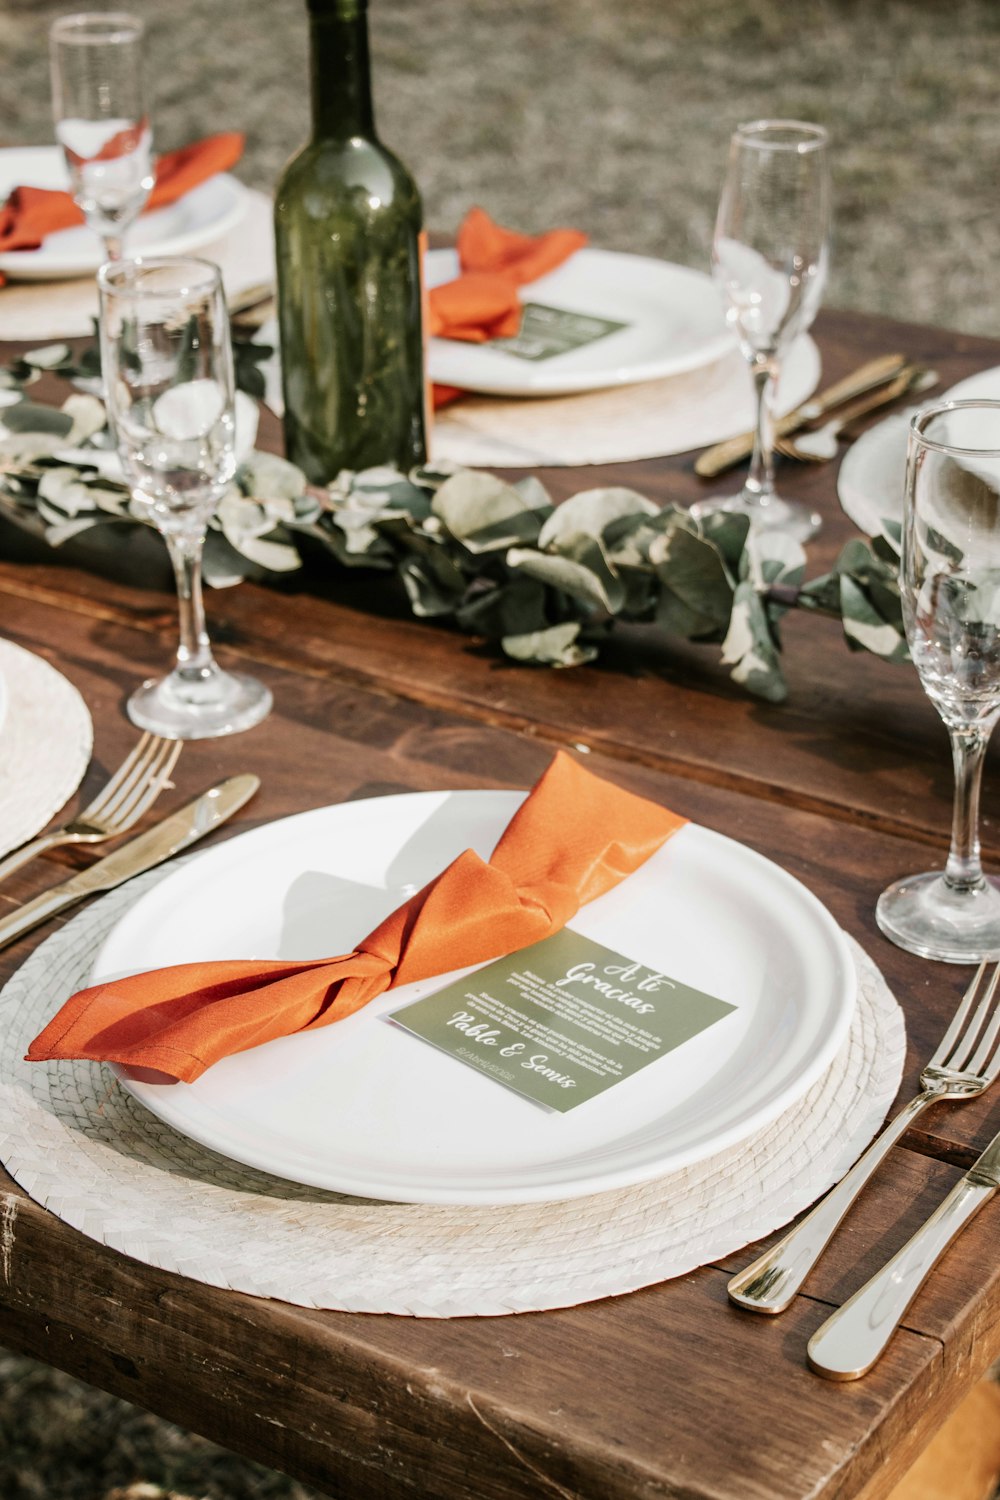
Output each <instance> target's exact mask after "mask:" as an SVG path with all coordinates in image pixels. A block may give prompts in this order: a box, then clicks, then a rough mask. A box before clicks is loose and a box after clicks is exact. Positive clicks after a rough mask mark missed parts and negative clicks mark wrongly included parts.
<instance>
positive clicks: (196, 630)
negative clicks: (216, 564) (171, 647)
mask: <svg viewBox="0 0 1000 1500" xmlns="http://www.w3.org/2000/svg"><path fill="white" fill-rule="evenodd" d="M165 540H166V543H167V551H168V552H169V553H170V561H171V562H172V563H173V567H174V576H175V578H176V579H177V602H178V611H179V616H180V645H179V646H178V648H177V669H176V670H177V672H178V674H179V675H180V676H181V677H182V678H184V680H185V681H186V682H192V681H204V679H205V678H207V677H210V676H212V675H213V674H214V673H215V672H216V671H217V670H218V669H217V667H216V665H215V661H214V659H213V657H212V647H211V645H210V644H209V639H208V631H207V630H206V628H205V606H204V603H203V601H202V597H201V554H202V548H203V547H204V545H205V533H204V531H198V532H195V533H193V534H191V535H182V534H179V533H175V532H170V533H168V534H167V536H166V538H165Z"/></svg>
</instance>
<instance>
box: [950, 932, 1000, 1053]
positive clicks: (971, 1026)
mask: <svg viewBox="0 0 1000 1500" xmlns="http://www.w3.org/2000/svg"><path fill="white" fill-rule="evenodd" d="M982 969H983V975H984V977H985V974H986V960H985V959H984V960H983V964H982ZM976 978H977V979H978V978H979V973H978V971H977V974H976ZM993 990H994V986H993V985H992V984H990V985H987V986H986V989H985V993H984V990H983V985H982V983H980V985H979V993H978V994H977V996H976V1002H977V1003H976V1011H975V1015H974V1016H973V1017H972V1020H971V1021H969V1022H968V1024H967V1025H966V1027H965V1030H964V1031H963V1032H962V1035H961V1036H960V1037H959V1039H958V1041H957V1042H956V1043H955V1045H954V1047H953V1048H952V1049H951V1056H950V1057H949V1058H948V1059H947V1063H946V1066H947V1067H949V1068H955V1069H957V1070H958V1071H959V1072H971V1071H972V1069H971V1065H970V1063H969V1058H970V1057H971V1055H972V1052H973V1050H974V1048H975V1046H976V1044H977V1042H978V1041H979V1033H980V1031H981V1029H982V1027H983V1024H984V1022H985V1021H986V1018H987V1016H988V1014H989V1008H990V1001H991V1000H992V997H993Z"/></svg>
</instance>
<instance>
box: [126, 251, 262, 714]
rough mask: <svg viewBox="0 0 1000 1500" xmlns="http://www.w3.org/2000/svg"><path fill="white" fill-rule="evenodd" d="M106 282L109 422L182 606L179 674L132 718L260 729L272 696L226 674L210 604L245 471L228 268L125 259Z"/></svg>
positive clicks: (136, 699) (143, 693)
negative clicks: (221, 522) (208, 624)
mask: <svg viewBox="0 0 1000 1500" xmlns="http://www.w3.org/2000/svg"><path fill="white" fill-rule="evenodd" d="M97 284H98V288H99V290H100V297H101V368H102V373H103V377H104V388H105V391H106V393H107V394H106V400H107V406H108V416H109V419H110V422H111V425H112V428H113V431H114V435H115V440H116V443H117V446H118V453H119V456H120V458H121V461H122V466H123V468H124V470H125V479H126V482H127V483H128V485H129V487H130V489H131V491H132V496H133V504H134V507H135V509H136V510H137V511H138V512H139V513H140V514H142V515H144V516H145V517H146V519H148V520H150V521H151V522H152V523H153V525H154V526H155V527H156V528H157V529H158V530H159V531H160V532H161V533H162V535H163V537H164V540H165V541H166V544H167V550H168V551H169V553H170V560H171V562H172V564H173V568H174V574H175V577H176V579H177V593H178V599H179V603H180V646H179V649H178V652H177V659H176V664H175V666H174V670H173V671H172V672H171V673H170V674H169V676H167V677H165V678H163V679H162V680H160V681H156V680H153V681H150V682H146V683H144V684H143V686H142V687H141V688H139V689H138V690H137V691H136V692H135V693H133V694H132V696H131V698H130V699H129V701H128V715H129V718H130V719H131V720H132V722H133V723H134V724H138V725H139V726H140V727H141V728H143V729H149V730H152V731H153V733H154V734H160V735H163V736H165V737H166V738H168V739H182V740H199V739H210V738H214V737H215V736H217V735H222V734H232V733H234V732H235V731H237V730H240V729H249V728H250V727H251V726H252V725H254V724H256V723H258V722H259V721H260V720H261V719H263V718H264V717H265V715H266V714H267V713H268V711H269V710H270V707H271V694H270V692H269V691H268V689H267V688H266V687H264V686H263V684H262V683H260V682H258V681H257V680H256V679H255V678H253V677H246V676H243V675H242V674H238V673H230V672H224V671H223V670H222V669H221V668H220V667H219V666H218V665H217V663H216V662H215V660H214V658H213V656H212V650H211V646H210V645H209V640H208V635H207V632H206V629H205V612H204V607H203V604H202V595H201V557H202V549H203V546H204V542H205V527H206V525H207V523H208V519H209V517H210V516H211V514H212V512H213V511H214V509H215V506H216V505H217V504H218V501H219V499H220V498H221V496H222V495H223V493H224V492H225V490H226V487H227V485H228V484H229V481H230V480H231V479H232V477H233V474H234V473H235V470H236V453H235V446H234V434H235V416H234V410H235V397H234V383H233V356H232V346H231V344H230V340H229V319H228V314H227V312H226V302H225V297H224V295H223V291H222V280H221V277H220V275H219V269H218V267H217V266H214V265H211V264H209V262H207V261H202V260H194V259H186V258H179V259H166V258H161V259H150V260H141V259H140V260H132V261H128V260H123V261H114V262H109V263H108V264H107V265H105V266H102V267H101V270H100V272H99V273H98V277H97Z"/></svg>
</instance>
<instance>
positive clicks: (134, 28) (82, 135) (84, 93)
mask: <svg viewBox="0 0 1000 1500" xmlns="http://www.w3.org/2000/svg"><path fill="white" fill-rule="evenodd" d="M142 34H143V23H142V22H141V21H140V20H137V18H136V17H135V16H130V15H126V14H125V13H124V12H122V11H93V12H89V11H87V12H82V13H81V14H79V15H72V16H60V17H59V19H58V20H56V21H54V22H53V23H52V27H51V29H50V31H49V57H50V61H51V65H52V110H53V115H54V117H55V127H56V139H57V140H58V141H59V144H60V145H61V146H62V148H63V154H64V156H65V158H66V166H67V168H68V170H69V176H70V184H71V187H72V191H73V198H74V200H75V202H76V203H77V205H78V206H79V207H80V208H81V209H82V210H83V216H84V218H85V219H86V221H87V224H88V225H89V227H90V228H91V229H93V230H94V231H95V232H96V233H97V234H98V235H100V237H101V240H102V242H103V245H104V259H105V260H119V259H120V258H121V255H122V243H123V240H124V236H125V232H126V230H127V229H128V228H129V226H130V225H131V224H132V223H133V222H134V221H135V219H136V218H137V217H138V215H139V214H140V213H141V212H142V209H143V208H144V207H145V204H146V200H147V198H148V197H149V194H150V192H151V190H152V187H153V181H154V171H153V157H152V149H153V137H152V132H151V130H150V126H149V118H148V116H147V114H146V107H145V104H144V101H143V86H142Z"/></svg>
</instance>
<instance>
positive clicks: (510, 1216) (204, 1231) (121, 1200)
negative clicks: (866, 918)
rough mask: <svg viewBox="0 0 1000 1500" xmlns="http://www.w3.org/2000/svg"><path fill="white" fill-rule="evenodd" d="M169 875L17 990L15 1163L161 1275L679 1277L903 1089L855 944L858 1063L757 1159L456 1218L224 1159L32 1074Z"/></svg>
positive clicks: (6, 1091)
mask: <svg viewBox="0 0 1000 1500" xmlns="http://www.w3.org/2000/svg"><path fill="white" fill-rule="evenodd" d="M162 878H163V872H162V871H155V872H152V873H151V874H149V875H147V876H145V877H143V878H142V879H141V880H136V881H133V882H131V884H130V885H129V886H128V887H126V888H124V889H122V890H121V891H116V892H114V893H112V894H111V895H109V896H106V897H105V898H104V899H103V900H101V901H100V902H98V903H97V904H95V905H94V906H92V907H90V908H88V909H87V911H85V912H84V913H83V914H82V915H81V916H79V917H77V918H76V919H75V921H73V922H71V923H69V924H68V925H67V926H66V927H65V928H63V929H62V930H61V931H59V932H58V933H56V934H54V935H53V936H52V937H51V938H49V939H48V941H47V942H45V943H43V944H42V945H41V947H39V948H38V949H37V950H36V951H35V953H34V954H33V955H32V956H31V957H30V958H29V959H28V961H27V962H26V963H25V964H24V966H23V967H22V968H21V969H20V970H19V971H18V972H17V973H16V974H15V975H14V976H13V978H12V979H11V980H10V981H9V982H8V984H7V986H6V987H5V989H4V991H3V993H2V995H0V1038H2V1040H0V1159H2V1161H3V1163H4V1165H5V1166H6V1168H7V1170H8V1171H9V1172H10V1174H11V1176H12V1177H14V1179H15V1180H16V1181H17V1182H18V1183H20V1185H21V1186H22V1187H23V1188H24V1189H25V1191H26V1192H27V1193H29V1194H30V1196H31V1197H32V1198H34V1199H35V1200H36V1201H37V1202H38V1203H41V1204H42V1205H44V1206H45V1207H46V1208H48V1209H49V1210H50V1211H51V1212H52V1213H55V1214H57V1215H58V1217H59V1218H60V1219H62V1220H64V1221H65V1222H66V1223H68V1224H71V1225H73V1226H74V1227H75V1228H76V1229H79V1230H80V1232H81V1233H83V1234H86V1235H88V1236H90V1238H92V1239H94V1240H97V1241H99V1242H101V1243H104V1244H107V1245H110V1246H112V1247H113V1248H114V1249H117V1250H119V1251H121V1252H122V1253H124V1254H126V1255H130V1256H132V1257H133V1258H135V1259H136V1260H139V1261H143V1262H145V1263H146V1264H147V1265H150V1266H155V1267H157V1268H160V1269H163V1270H167V1271H174V1272H178V1273H179V1274H181V1275H184V1276H189V1277H192V1278H194V1279H195V1280H198V1281H202V1282H206V1283H208V1284H209V1285H212V1286H220V1287H226V1288H232V1289H235V1290H239V1291H243V1292H249V1293H252V1294H254V1295H256V1296H260V1297H273V1298H277V1299H280V1300H282V1301H285V1302H291V1303H297V1304H299V1305H300V1306H304V1307H325V1308H336V1309H341V1310H344V1311H352V1312H383V1313H397V1314H408V1315H411V1316H414V1317H435V1318H448V1317H470V1316H482V1317H494V1316H500V1315H503V1314H507V1313H517V1312H529V1311H538V1310H542V1309H545V1308H553V1307H567V1306H572V1305H574V1304H576V1303H580V1302H587V1301H591V1300H594V1299H596V1298H600V1297H608V1296H615V1295H619V1294H621V1293H625V1292H629V1291H633V1290H635V1289H637V1288H639V1287H643V1286H649V1285H652V1284H653V1283H655V1282H658V1281H663V1280H665V1279H666V1278H668V1277H672V1276H678V1275H681V1274H683V1273H684V1272H686V1271H689V1270H692V1269H693V1268H694V1267H696V1266H699V1265H704V1264H706V1263H708V1262H709V1261H712V1260H716V1259H718V1258H720V1257H721V1256H724V1255H726V1254H728V1253H730V1252H731V1251H733V1250H736V1249H738V1248H739V1247H740V1246H742V1245H744V1244H746V1243H748V1242H749V1241H751V1240H754V1239H757V1238H759V1237H760V1236H761V1235H763V1234H766V1233H767V1232H769V1231H770V1230H772V1229H775V1228H777V1227H778V1226H779V1225H781V1224H784V1223H786V1222H787V1221H788V1220H789V1219H791V1218H792V1217H793V1216H794V1215H795V1214H796V1213H798V1212H800V1211H801V1210H802V1209H803V1208H805V1207H806V1206H807V1205H808V1204H809V1203H811V1202H812V1201H813V1200H814V1199H815V1198H817V1197H818V1196H819V1194H820V1193H822V1192H823V1191H824V1190H825V1189H826V1188H827V1187H829V1186H830V1185H831V1184H832V1183H833V1182H835V1181H836V1180H837V1179H838V1178H839V1177H840V1176H842V1175H843V1173H844V1171H845V1170H846V1169H847V1167H848V1166H849V1165H850V1163H851V1162H852V1161H853V1160H854V1159H855V1158H856V1157H857V1156H858V1155H859V1154H860V1152H861V1151H862V1149H863V1148H864V1147H865V1145H867V1143H868V1141H869V1140H870V1139H871V1137H872V1136H873V1135H874V1133H875V1131H876V1130H877V1129H878V1126H879V1125H880V1124H881V1122H882V1120H883V1118H884V1116H885V1113H886V1111H887V1109H888V1107H889V1105H890V1104H891V1102H892V1100H893V1098H894V1096H895V1093H896V1090H897V1088H898V1085H899V1078H900V1074H901V1071H902V1064H903V1055H904V1051H905V1037H904V1028H903V1019H902V1013H901V1011H900V1010H899V1007H898V1006H897V1004H896V1002H895V1000H894V999H893V997H892V995H891V994H890V992H889V990H888V988H887V986H886V984H885V982H884V980H883V979H882V977H881V975H880V974H879V973H878V970H877V969H876V968H875V966H874V965H873V964H872V962H871V960H870V959H868V958H867V956H866V955H865V954H864V953H863V951H862V950H861V949H860V948H858V947H857V946H856V945H855V947H854V952H855V958H856V962H857V965H858V973H859V980H860V983H859V993H858V1004H857V1007H856V1010H855V1014H854V1019H853V1022H852V1026H851V1030H850V1034H849V1037H848V1040H847V1042H846V1043H845V1045H844V1047H843V1049H842V1050H841V1052H840V1053H839V1054H838V1056H837V1058H836V1059H835V1060H834V1062H833V1064H832V1065H831V1067H830V1068H829V1070H828V1071H827V1073H826V1074H825V1075H824V1077H823V1078H821V1079H820V1080H819V1081H818V1082H817V1083H816V1084H815V1085H814V1086H813V1088H812V1089H811V1090H810V1091H809V1092H808V1094H806V1095H805V1097H804V1098H803V1099H802V1100H801V1101H800V1102H799V1103H798V1104H797V1105H795V1106H794V1107H793V1108H791V1109H789V1110H788V1111H787V1112H786V1113H785V1114H783V1115H782V1116H780V1117H779V1119H778V1120H776V1121H775V1122H774V1123H773V1124H772V1125H770V1126H769V1127H767V1128H766V1129H764V1130H762V1131H760V1132H758V1133H757V1134H755V1135H753V1136H751V1137H750V1138H749V1139H748V1140H746V1141H744V1142H743V1143H741V1144H740V1145H739V1146H737V1147H735V1148H732V1149H730V1150H728V1151H726V1152H723V1153H720V1154H719V1155H717V1156H714V1157H712V1158H710V1159H708V1160H706V1161H703V1162H701V1163H700V1164H698V1165H697V1166H693V1167H689V1168H686V1169H685V1170H683V1171H679V1172H674V1173H671V1174H670V1175H669V1176H666V1177H663V1178H659V1179H657V1180H656V1181H653V1182H649V1183H645V1184H642V1185H640V1186H637V1187H629V1188H624V1189H621V1190H617V1191H614V1192H609V1193H601V1194H596V1195H594V1196H593V1197H589V1198H578V1199H574V1200H573V1201H572V1202H568V1203H543V1204H519V1205H516V1206H513V1207H500V1208H456V1207H438V1206H424V1205H411V1204H394V1203H383V1202H375V1201H372V1200H369V1199H362V1198H349V1197H344V1196H340V1195H337V1194H334V1193H324V1192H320V1191H317V1190H316V1189H313V1188H307V1187H303V1186H300V1185H298V1184H296V1183H292V1182H286V1181H282V1180H279V1179H277V1178H274V1177H269V1176H267V1175H266V1174H264V1173H261V1172H257V1171H254V1170H253V1169H251V1168H248V1167H243V1166H240V1165H238V1164H237V1163H235V1162H231V1161H228V1160H226V1159H225V1158H223V1157H220V1156H218V1155H216V1154H214V1153H213V1152H210V1151H208V1150H206V1149H205V1148H204V1147H201V1146H199V1145H197V1144H196V1143H195V1142H193V1141H191V1140H188V1139H187V1138H186V1137H184V1136H181V1135H179V1134H177V1133H176V1132H174V1131H172V1130H171V1129H170V1128H169V1127H168V1126H166V1125H164V1124H162V1123H161V1122H160V1121H158V1120H156V1119H155V1118H154V1117H153V1116H152V1115H149V1114H147V1113H146V1111H145V1110H143V1109H142V1107H141V1106H140V1105H138V1104H136V1103H135V1101H134V1100H133V1099H132V1098H131V1097H130V1096H128V1095H127V1094H125V1093H124V1092H123V1090H122V1089H120V1088H119V1086H118V1084H117V1083H116V1082H115V1080H114V1079H113V1077H112V1075H111V1073H110V1072H109V1071H108V1070H107V1069H105V1068H104V1067H102V1066H100V1065H97V1064H92V1063H84V1062H75V1063H73V1062H71V1063H53V1064H30V1065H29V1064H27V1063H25V1062H24V1061H23V1060H22V1059H23V1054H24V1051H25V1049H26V1047H27V1044H28V1042H29V1041H30V1039H31V1038H32V1037H33V1036H34V1035H35V1034H36V1032H37V1031H38V1030H39V1029H40V1028H41V1026H42V1024H43V1023H44V1022H45V1021H46V1020H47V1019H48V1018H49V1016H51V1015H52V1013H53V1012H54V1010H55V1009H56V1008H57V1006H59V1005H60V1004H61V1003H62V1001H63V1000H64V999H65V997H66V996H67V995H68V994H69V993H70V992H71V991H72V990H74V989H76V988H79V987H80V985H81V984H83V983H84V982H85V981H86V979H87V976H88V973H89V968H90V964H91V962H92V959H93V956H94V953H95V951H96V949H97V947H98V945H99V944H100V943H101V942H102V941H103V939H104V937H105V935H106V933H107V932H108V931H109V929H110V928H111V926H112V925H113V923H114V922H115V921H117V920H118V918H119V917H120V916H121V915H122V913H123V912H124V910H125V909H126V907H127V906H128V905H129V903H130V902H132V901H133V900H135V899H136V897H137V896H138V895H140V894H142V892H143V891H145V890H148V889H149V888H150V887H151V886H152V885H153V884H155V882H156V881H157V880H159V879H162Z"/></svg>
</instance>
